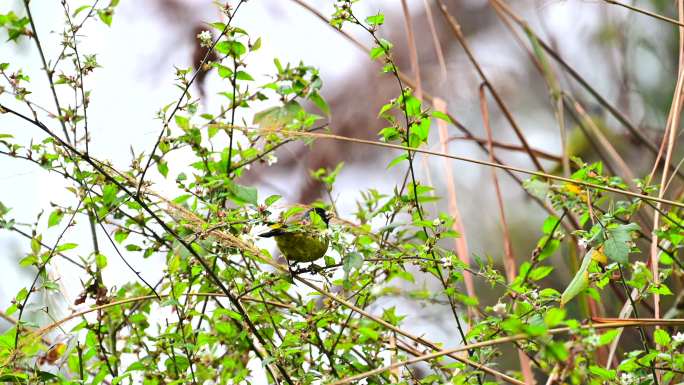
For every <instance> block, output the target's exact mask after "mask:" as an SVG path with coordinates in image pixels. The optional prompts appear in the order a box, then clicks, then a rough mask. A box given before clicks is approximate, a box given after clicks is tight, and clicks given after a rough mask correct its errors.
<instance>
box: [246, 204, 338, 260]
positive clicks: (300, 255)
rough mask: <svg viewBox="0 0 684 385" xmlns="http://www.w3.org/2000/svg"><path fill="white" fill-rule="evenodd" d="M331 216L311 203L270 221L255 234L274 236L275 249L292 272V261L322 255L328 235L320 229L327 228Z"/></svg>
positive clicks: (267, 236)
mask: <svg viewBox="0 0 684 385" xmlns="http://www.w3.org/2000/svg"><path fill="white" fill-rule="evenodd" d="M331 218H332V214H331V213H329V212H327V211H326V210H324V209H322V208H320V207H314V208H312V209H309V210H307V211H305V212H304V213H303V214H302V215H294V216H292V217H290V218H288V220H287V221H285V222H279V223H273V224H271V226H270V230H269V231H267V232H265V233H261V234H259V236H260V237H262V238H271V237H272V238H274V239H275V241H276V245H278V250H280V253H281V254H282V255H283V256H284V257H285V259H286V260H287V264H288V268H289V269H290V273H292V268H291V264H292V263H294V264H296V263H305V262H314V261H316V260H318V259H320V258H323V256H325V253H326V252H327V251H328V244H329V239H328V236H327V235H326V234H325V233H324V230H326V229H327V228H328V224H329V221H330V219H331Z"/></svg>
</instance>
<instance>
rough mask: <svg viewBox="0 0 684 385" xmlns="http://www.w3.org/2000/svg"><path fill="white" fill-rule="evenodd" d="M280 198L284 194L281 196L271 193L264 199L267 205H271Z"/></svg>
mask: <svg viewBox="0 0 684 385" xmlns="http://www.w3.org/2000/svg"><path fill="white" fill-rule="evenodd" d="M280 198H282V196H280V195H271V196H270V197H268V198H266V200H265V201H264V204H265V205H266V206H270V205H272V204H274V203H275V202H277V201H278V200H279V199H280Z"/></svg>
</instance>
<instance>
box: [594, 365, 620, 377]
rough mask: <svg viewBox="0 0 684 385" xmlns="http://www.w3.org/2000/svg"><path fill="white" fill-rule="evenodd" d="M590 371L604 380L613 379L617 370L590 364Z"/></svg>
mask: <svg viewBox="0 0 684 385" xmlns="http://www.w3.org/2000/svg"><path fill="white" fill-rule="evenodd" d="M589 371H590V372H591V374H593V375H595V376H598V377H601V378H603V379H604V380H613V379H615V377H616V374H615V373H616V372H615V370H614V369H605V368H602V367H600V366H597V365H591V366H589Z"/></svg>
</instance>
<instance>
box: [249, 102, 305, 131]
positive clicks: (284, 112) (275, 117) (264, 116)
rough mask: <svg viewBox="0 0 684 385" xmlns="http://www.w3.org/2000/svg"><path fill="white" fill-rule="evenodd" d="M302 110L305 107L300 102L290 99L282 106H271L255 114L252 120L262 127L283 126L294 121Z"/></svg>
mask: <svg viewBox="0 0 684 385" xmlns="http://www.w3.org/2000/svg"><path fill="white" fill-rule="evenodd" d="M301 111H304V109H303V108H302V106H300V105H299V103H297V102H295V101H290V102H288V103H287V104H285V105H283V106H281V107H271V108H268V109H265V110H263V111H261V112H258V113H256V114H254V119H253V121H252V122H253V123H254V124H258V125H259V127H260V128H268V129H274V128H283V127H285V126H287V125H288V124H290V123H292V121H293V120H294V119H296V118H297V116H298V115H299V113H300V112H301Z"/></svg>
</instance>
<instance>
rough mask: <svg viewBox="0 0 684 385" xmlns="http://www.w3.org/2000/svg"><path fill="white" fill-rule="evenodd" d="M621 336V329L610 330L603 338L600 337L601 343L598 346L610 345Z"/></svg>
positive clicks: (602, 335)
mask: <svg viewBox="0 0 684 385" xmlns="http://www.w3.org/2000/svg"><path fill="white" fill-rule="evenodd" d="M619 334H620V329H613V330H608V331H607V332H605V333H603V334H601V337H599V342H598V344H597V346H603V345H608V344H609V343H611V342H613V340H614V339H615V337H617V336H618V335H619Z"/></svg>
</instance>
